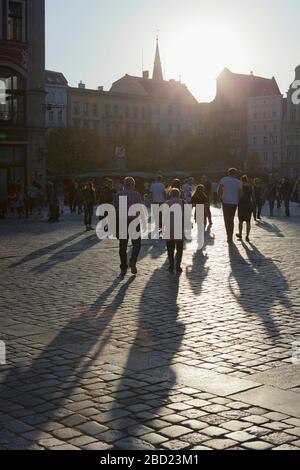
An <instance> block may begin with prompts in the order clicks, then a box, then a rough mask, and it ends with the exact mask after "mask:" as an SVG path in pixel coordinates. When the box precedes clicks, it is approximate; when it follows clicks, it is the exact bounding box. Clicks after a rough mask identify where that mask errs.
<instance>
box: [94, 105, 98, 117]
mask: <svg viewBox="0 0 300 470" xmlns="http://www.w3.org/2000/svg"><path fill="white" fill-rule="evenodd" d="M93 115H94V116H97V115H98V106H97V103H93Z"/></svg>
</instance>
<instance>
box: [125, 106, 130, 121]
mask: <svg viewBox="0 0 300 470" xmlns="http://www.w3.org/2000/svg"><path fill="white" fill-rule="evenodd" d="M125 118H126V119H129V118H130V107H129V106H126V108H125Z"/></svg>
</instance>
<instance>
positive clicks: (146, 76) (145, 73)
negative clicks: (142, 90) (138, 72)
mask: <svg viewBox="0 0 300 470" xmlns="http://www.w3.org/2000/svg"><path fill="white" fill-rule="evenodd" d="M143 79H144V80H149V70H143Z"/></svg>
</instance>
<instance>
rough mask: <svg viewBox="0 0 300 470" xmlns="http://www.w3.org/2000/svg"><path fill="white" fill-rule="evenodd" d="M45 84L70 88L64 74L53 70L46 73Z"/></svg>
mask: <svg viewBox="0 0 300 470" xmlns="http://www.w3.org/2000/svg"><path fill="white" fill-rule="evenodd" d="M45 83H46V85H60V86H68V80H67V79H66V77H65V76H64V74H63V73H61V72H55V71H53V70H46V71H45Z"/></svg>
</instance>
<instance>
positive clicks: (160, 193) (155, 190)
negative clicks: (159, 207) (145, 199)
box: [150, 176, 166, 204]
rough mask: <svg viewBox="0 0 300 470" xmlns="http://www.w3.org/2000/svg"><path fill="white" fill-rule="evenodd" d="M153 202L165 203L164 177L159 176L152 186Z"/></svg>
mask: <svg viewBox="0 0 300 470" xmlns="http://www.w3.org/2000/svg"><path fill="white" fill-rule="evenodd" d="M150 191H151V194H152V202H153V204H163V203H164V202H165V199H166V187H165V185H164V184H163V182H162V177H161V176H157V178H156V181H155V183H152V184H151V188H150Z"/></svg>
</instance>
